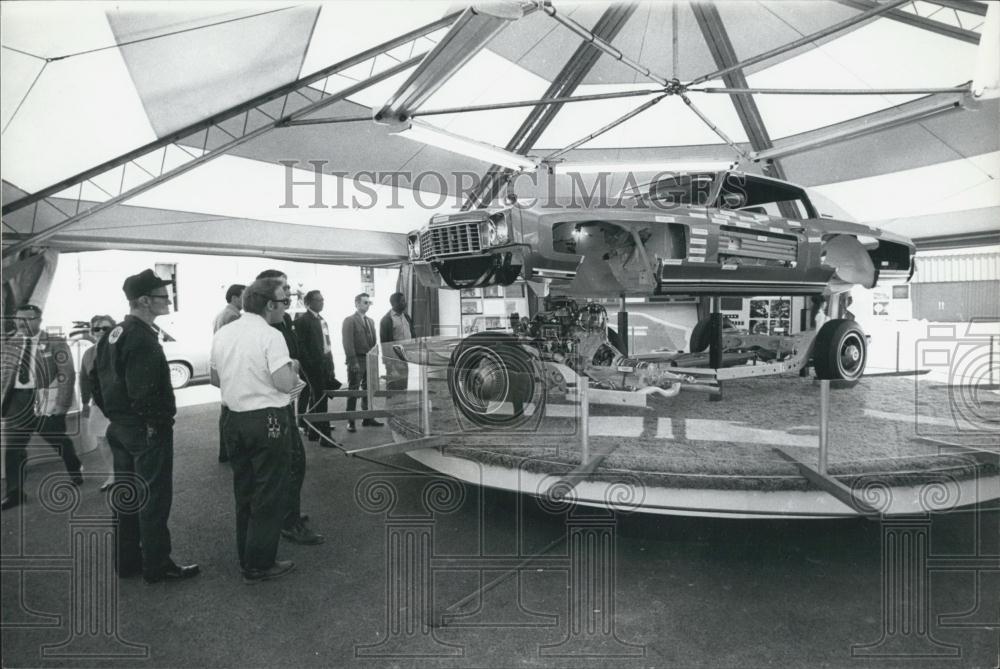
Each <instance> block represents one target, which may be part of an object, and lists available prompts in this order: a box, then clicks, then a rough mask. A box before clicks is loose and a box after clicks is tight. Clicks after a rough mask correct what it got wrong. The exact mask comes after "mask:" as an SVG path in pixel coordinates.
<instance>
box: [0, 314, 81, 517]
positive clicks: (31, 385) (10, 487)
mask: <svg viewBox="0 0 1000 669" xmlns="http://www.w3.org/2000/svg"><path fill="white" fill-rule="evenodd" d="M15 318H16V322H17V330H18V335H19V336H18V337H16V338H12V339H11V340H9V341H5V342H4V355H3V365H2V371H3V398H2V402H0V403H2V405H3V420H4V423H5V425H4V431H3V440H4V444H5V445H6V446H7V457H6V461H5V463H4V464H5V467H6V470H5V471H6V476H7V496H6V497H4V498H3V501H2V502H0V509H3V510H4V511H6V510H7V509H11V508H13V507H15V506H17V505H18V504H20V503H21V502H23V501H25V499H26V496H25V494H24V463H25V461H26V460H27V456H28V453H27V451H28V442H29V441H30V440H31V436H32V435H33V434H37V435H38V436H40V437H41V438H42V439H44V440H45V441H47V442H48V443H49V445H51V446H52V447H53V448H56V449H58V450H59V454H60V455H61V456H62V459H63V463H64V464H65V465H66V471H67V472H68V473H69V474H70V476H71V477H72V481H73V484H74V485H80V484H81V483H83V476H82V475H81V474H80V458H78V457H77V456H76V450H75V449H74V448H73V441H72V440H71V439H70V438H69V437H68V436H66V413H67V412H68V411H69V408H70V405H71V404H72V403H73V389H74V385H75V381H76V372H75V371H74V370H73V357H72V356H71V355H70V350H69V345H68V344H67V343H66V340H65V339H62V338H61V337H51V336H49V335H48V333H46V332H43V331H42V329H41V327H40V326H41V320H42V310H41V309H39V308H38V307H37V306H35V305H33V304H22V305H21V306H19V307H18V308H17V312H16V314H15Z"/></svg>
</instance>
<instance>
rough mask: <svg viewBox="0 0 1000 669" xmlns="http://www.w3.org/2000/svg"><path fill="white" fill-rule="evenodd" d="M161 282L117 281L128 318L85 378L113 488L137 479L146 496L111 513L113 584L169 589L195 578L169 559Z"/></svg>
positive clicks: (170, 430) (170, 392)
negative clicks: (100, 416) (104, 433)
mask: <svg viewBox="0 0 1000 669" xmlns="http://www.w3.org/2000/svg"><path fill="white" fill-rule="evenodd" d="M171 283H173V282H172V281H165V280H163V279H161V278H160V277H158V276H156V274H154V273H153V270H151V269H146V270H143V271H142V272H140V273H139V274H135V275H133V276H130V277H128V278H127V279H125V283H124V284H123V285H122V290H123V291H124V292H125V297H126V298H128V306H129V315H128V316H126V317H125V320H123V321H122V322H121V324H120V325H118V326H116V327H115V328H114V329H113V330H112V331H111V332H109V333H108V335H107V336H106V337H102V338H101V340H100V341H99V342H97V358H96V360H95V362H94V369H93V370H92V371H91V372H90V383H91V386H92V389H93V393H94V401H95V402H96V403H97V406H98V407H100V409H101V411H103V412H104V415H105V416H107V417H108V420H110V421H111V425H109V426H108V444H109V445H110V446H111V453H112V454H113V456H114V460H115V481H116V483H117V482H119V481H121V478H120V477H123V476H128V475H130V474H134V475H137V476H138V477H139V478H140V479H141V480H142V481H143V483H145V485H146V487H147V488H148V491H147V494H148V497H147V499H146V502H145V504H143V505H142V507H141V508H140V509H139V511H138V513H126V512H124V511H119V510H117V509H116V510H115V517H116V519H117V523H116V525H115V527H116V541H115V544H116V548H117V553H118V559H117V563H116V569H117V570H118V575H119V576H121V577H127V576H132V575H135V574H137V573H139V571H141V572H142V576H143V578H144V579H145V580H146V582H147V583H157V582H159V581H163V580H167V581H176V580H181V579H186V578H191V577H192V576H196V575H197V574H198V573H199V571H200V570H199V568H198V565H196V564H192V565H186V566H181V565H178V564H176V563H175V562H174V561H173V560H172V559H171V558H170V529H169V528H168V527H167V521H168V520H169V519H170V507H171V505H172V503H173V497H174V416H175V415H176V414H177V405H176V402H175V401H174V389H173V387H171V385H170V368H169V367H168V366H167V358H166V356H165V355H164V354H163V347H162V346H160V340H159V328H157V327H156V325H155V324H154V321H155V320H156V318H157V317H158V316H163V315H165V314H168V313H170V293H168V292H167V288H166V287H167V286H169V285H170V284H171Z"/></svg>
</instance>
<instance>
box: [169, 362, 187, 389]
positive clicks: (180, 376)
mask: <svg viewBox="0 0 1000 669" xmlns="http://www.w3.org/2000/svg"><path fill="white" fill-rule="evenodd" d="M167 366H168V367H169V368H170V386H171V387H172V388H173V389H174V390H178V389H180V388H183V387H184V386H186V385H187V384H188V383H190V382H191V367H189V366H188V364H187V363H186V362H179V361H177V360H174V361H172V362H170V363H168V364H167Z"/></svg>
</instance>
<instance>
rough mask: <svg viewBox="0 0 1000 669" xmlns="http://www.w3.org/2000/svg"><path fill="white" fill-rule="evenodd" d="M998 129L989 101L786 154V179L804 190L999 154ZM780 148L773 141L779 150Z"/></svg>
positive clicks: (997, 105)
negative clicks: (975, 107) (960, 158)
mask: <svg viewBox="0 0 1000 669" xmlns="http://www.w3.org/2000/svg"><path fill="white" fill-rule="evenodd" d="M997 128H1000V100H987V101H985V102H982V103H980V105H979V108H978V109H975V110H967V109H963V110H960V111H955V112H951V113H948V114H942V115H940V116H937V117H933V118H928V119H925V120H922V121H920V122H919V123H911V124H909V125H905V126H901V127H898V128H891V129H888V130H883V131H881V132H876V133H871V134H869V135H864V136H862V137H858V138H856V139H852V140H848V141H845V142H840V143H837V144H831V145H830V146H825V147H823V148H819V149H815V150H812V151H808V152H806V153H801V154H796V155H791V156H786V157H784V158H782V163H783V164H784V166H785V169H786V170H787V172H788V174H789V178H790V179H791V180H792V181H795V182H797V183H800V184H802V185H804V186H815V185H819V184H824V183H834V182H839V181H847V180H850V179H859V178H866V177H871V176H876V175H880V174H887V173H890V172H895V171H898V170H907V169H913V168H916V167H923V166H927V165H933V164H935V163H941V162H946V161H952V160H955V159H956V158H959V157H962V156H972V155H976V154H978V153H983V152H992V151H997V150H998V149H1000V133H998V132H997ZM803 136H804V137H808V136H810V135H809V134H806V135H803ZM797 139H798V138H788V141H790V142H791V141H796V140H797ZM781 144H782V142H776V145H778V146H780V145H781Z"/></svg>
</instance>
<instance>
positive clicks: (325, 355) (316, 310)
mask: <svg viewBox="0 0 1000 669" xmlns="http://www.w3.org/2000/svg"><path fill="white" fill-rule="evenodd" d="M305 303H306V307H307V308H308V310H307V311H306V312H305V313H303V314H301V315H300V316H299V317H298V318H296V319H295V337H296V339H298V342H299V356H300V357H299V363H301V365H302V372H303V373H304V374H305V377H306V381H307V382H308V383H309V392H308V393H302V395H300V396H299V415H302V414H305V413H326V409H327V397H326V391H327V390H328V389H332V390H336V387H335V386H338V385H339V384H338V383H337V382H336V379H335V378H334V365H333V353H332V351H331V348H330V328H329V327H328V326H327V324H326V320H324V319H323V317H322V316H321V315H320V312H322V311H323V305H324V300H323V294H322V293H321V292H319V291H318V290H310V291H309V292H308V293H306V296H305ZM316 427H317V428H318V429H319V431H320V433H321V434H323V435H324V436H325V437H329V436H330V430H332V429H333V428H332V427H331V426H330V421H325V422H322V423H316ZM306 437H307V438H308V439H309V441H319V442H320V445H321V446H328V447H333V446H334V444H333V443H331V442H329V441H325V440H320V438H319V437H318V436H316V433H315V432H313V431H312V430H308V431H307V434H306Z"/></svg>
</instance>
